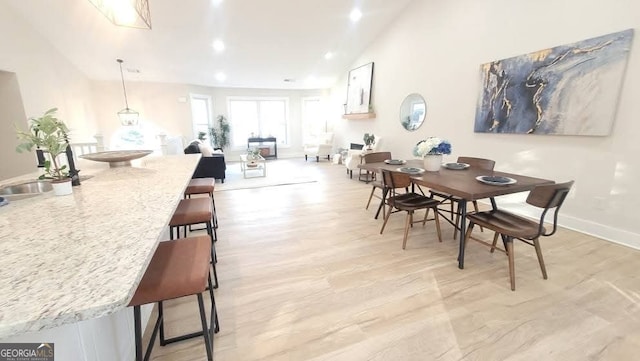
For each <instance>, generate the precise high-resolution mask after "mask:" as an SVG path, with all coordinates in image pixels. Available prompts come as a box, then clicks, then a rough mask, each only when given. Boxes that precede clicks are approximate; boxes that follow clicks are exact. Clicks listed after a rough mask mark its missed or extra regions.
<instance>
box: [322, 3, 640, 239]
mask: <svg viewBox="0 0 640 361" xmlns="http://www.w3.org/2000/svg"><path fill="white" fill-rule="evenodd" d="M639 25H640V3H638V2H637V1H635V0H611V1H606V2H605V1H599V0H562V1H554V0H541V1H512V0H459V1H436V0H422V1H421V0H416V1H414V2H413V3H412V4H411V5H410V6H409V7H408V8H407V9H406V11H405V12H404V13H403V14H402V15H401V16H400V18H399V20H398V21H397V22H396V23H395V24H394V25H393V26H391V27H390V28H389V29H388V31H386V32H385V33H384V34H383V35H382V37H381V38H379V39H378V40H377V41H376V42H375V43H374V44H373V45H372V46H370V47H369V48H368V49H367V50H366V51H365V52H364V53H363V54H362V56H361V57H360V58H359V59H358V60H357V61H356V62H354V64H353V67H354V68H355V67H356V66H358V65H361V64H364V63H366V62H370V61H374V62H375V70H374V88H373V105H374V108H375V111H376V113H377V118H376V119H375V120H357V121H353V120H342V121H340V122H337V123H336V136H337V137H339V140H338V141H339V142H341V143H343V144H348V143H349V142H350V141H353V140H361V138H362V134H363V133H364V132H371V131H373V132H374V133H375V134H376V135H382V136H384V137H385V140H384V144H383V148H385V149H388V150H390V151H392V154H393V156H394V157H397V158H411V157H412V156H411V148H412V147H411V145H412V144H415V143H416V142H417V141H419V140H420V139H423V138H425V137H427V136H439V137H443V138H446V139H449V140H450V141H451V142H452V144H453V154H452V155H451V156H449V160H455V159H456V158H457V157H458V156H459V155H472V156H479V157H485V158H491V159H495V160H496V169H497V170H503V171H507V172H514V173H520V174H525V175H531V176H538V177H542V178H548V179H553V180H556V181H565V180H570V179H574V180H575V181H576V183H575V186H574V189H573V191H572V193H571V195H570V198H569V199H568V201H567V202H566V204H565V206H564V207H563V210H562V212H561V222H562V224H563V225H565V226H567V227H572V228H576V229H579V230H581V231H583V232H586V233H592V234H595V235H598V236H600V237H602V238H606V239H610V240H612V241H615V242H620V243H625V244H628V245H631V246H634V247H637V248H640V224H639V223H638V217H637V215H635V212H636V210H637V209H638V207H639V206H640V188H638V187H636V186H635V184H636V182H637V181H638V180H640V167H639V166H640V164H639V163H638V161H637V154H638V150H639V149H640V142H638V141H637V135H638V134H640V123H639V122H638V121H637V117H638V116H637V115H638V114H640V102H638V101H637V100H638V98H639V96H640V82H639V80H640V34H638V31H637V29H638V28H639ZM628 28H636V34H635V38H634V41H633V43H634V44H633V45H632V48H631V53H630V58H629V63H628V67H627V71H626V75H625V78H624V84H623V87H622V92H621V96H620V99H619V107H618V112H617V118H616V120H615V123H614V126H613V130H612V134H611V135H610V136H608V137H579V136H533V135H507V134H480V133H474V132H473V123H474V119H475V108H476V101H477V97H478V91H479V87H480V84H479V67H480V64H483V63H486V62H489V61H493V60H498V59H503V58H507V57H511V56H515V55H520V54H525V53H529V52H532V51H536V50H540V49H545V48H549V47H553V46H557V45H562V44H566V43H571V42H575V41H579V40H583V39H587V38H591V37H595V36H599V35H604V34H608V33H612V32H616V31H620V30H624V29H628ZM413 92H416V93H420V94H422V96H423V97H424V98H425V99H426V102H427V116H426V121H425V124H424V125H423V126H422V127H421V128H420V129H418V130H417V131H416V132H411V133H410V132H408V131H405V130H404V129H403V128H402V127H401V125H400V121H399V107H400V104H401V102H402V100H403V98H404V97H405V96H406V95H408V94H410V93H413ZM332 94H333V100H334V108H335V109H340V107H341V104H342V103H344V99H345V94H346V80H343V82H342V84H340V85H339V86H338V87H336V88H335V89H333V92H332ZM339 111H340V110H338V112H339ZM338 114H339V113H336V118H337V117H339V115H338ZM523 197H524V196H523V195H521V196H519V197H516V198H517V200H514V197H511V198H510V199H500V200H499V202H502V203H503V204H504V203H505V202H519V201H521V200H523Z"/></svg>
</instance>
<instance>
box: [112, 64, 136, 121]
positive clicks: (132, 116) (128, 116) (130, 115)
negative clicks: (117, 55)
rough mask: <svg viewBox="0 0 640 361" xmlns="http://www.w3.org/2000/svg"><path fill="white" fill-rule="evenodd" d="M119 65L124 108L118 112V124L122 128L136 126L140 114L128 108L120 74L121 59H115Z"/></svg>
mask: <svg viewBox="0 0 640 361" xmlns="http://www.w3.org/2000/svg"><path fill="white" fill-rule="evenodd" d="M116 61H117V62H118V64H120V79H121V80H122V91H123V92H124V106H125V108H124V109H122V110H121V111H119V112H118V118H120V124H122V125H124V126H131V125H138V118H139V117H140V113H138V112H136V111H135V110H133V109H130V108H129V101H128V100H127V88H125V86H124V74H123V73H122V63H123V61H122V59H116Z"/></svg>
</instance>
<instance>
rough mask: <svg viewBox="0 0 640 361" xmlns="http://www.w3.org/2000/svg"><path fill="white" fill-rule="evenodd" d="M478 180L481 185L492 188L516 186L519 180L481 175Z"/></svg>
mask: <svg viewBox="0 0 640 361" xmlns="http://www.w3.org/2000/svg"><path fill="white" fill-rule="evenodd" d="M476 180H477V181H478V182H481V183H485V184H490V185H492V186H506V185H509V184H514V183H516V182H517V180H515V179H513V178H509V177H501V176H488V175H479V176H477V177H476Z"/></svg>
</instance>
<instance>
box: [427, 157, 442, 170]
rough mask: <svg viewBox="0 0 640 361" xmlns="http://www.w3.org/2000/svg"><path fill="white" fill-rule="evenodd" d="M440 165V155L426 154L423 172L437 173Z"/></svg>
mask: <svg viewBox="0 0 640 361" xmlns="http://www.w3.org/2000/svg"><path fill="white" fill-rule="evenodd" d="M441 165H442V154H427V155H425V156H424V170H426V171H427V172H437V171H439V170H440V166H441Z"/></svg>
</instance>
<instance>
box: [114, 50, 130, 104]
mask: <svg viewBox="0 0 640 361" xmlns="http://www.w3.org/2000/svg"><path fill="white" fill-rule="evenodd" d="M116 61H117V62H118V63H119V64H120V79H122V90H123V91H124V105H125V107H126V109H127V110H129V102H128V101H127V88H125V87H124V74H123V73H122V59H116Z"/></svg>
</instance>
